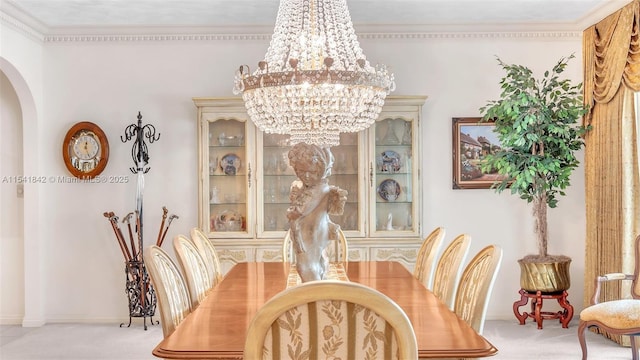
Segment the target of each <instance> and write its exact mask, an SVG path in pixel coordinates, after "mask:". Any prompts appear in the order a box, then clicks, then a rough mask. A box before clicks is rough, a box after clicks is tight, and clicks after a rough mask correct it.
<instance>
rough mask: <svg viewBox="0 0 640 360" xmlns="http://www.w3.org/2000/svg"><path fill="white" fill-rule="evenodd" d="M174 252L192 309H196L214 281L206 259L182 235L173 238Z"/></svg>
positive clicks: (194, 245)
mask: <svg viewBox="0 0 640 360" xmlns="http://www.w3.org/2000/svg"><path fill="white" fill-rule="evenodd" d="M173 250H174V251H175V253H176V257H177V258H178V264H180V267H181V268H182V274H183V275H184V278H185V280H186V282H187V289H189V296H190V297H191V308H193V309H195V308H196V307H198V305H199V304H200V302H201V301H202V300H204V298H205V297H206V296H207V294H208V293H209V291H210V290H211V288H212V284H213V281H212V280H211V278H210V277H209V271H208V270H207V265H205V260H204V258H203V257H202V255H200V252H199V250H198V248H197V247H196V244H194V243H193V241H191V239H189V238H188V237H186V236H184V235H182V234H178V235H176V236H175V237H174V238H173Z"/></svg>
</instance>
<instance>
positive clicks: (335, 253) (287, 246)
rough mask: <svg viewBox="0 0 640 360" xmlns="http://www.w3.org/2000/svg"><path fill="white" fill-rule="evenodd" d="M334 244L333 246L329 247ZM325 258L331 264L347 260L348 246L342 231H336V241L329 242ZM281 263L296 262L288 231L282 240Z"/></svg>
mask: <svg viewBox="0 0 640 360" xmlns="http://www.w3.org/2000/svg"><path fill="white" fill-rule="evenodd" d="M332 244H334V245H335V246H331V245H332ZM327 256H328V257H329V259H330V261H333V262H344V261H348V259H349V244H348V243H347V237H346V236H344V232H343V231H342V229H338V240H336V241H334V240H330V241H329V246H327ZM282 261H283V262H289V263H295V262H296V254H295V252H294V251H293V244H292V243H291V233H290V230H287V232H286V233H285V235H284V240H283V241H282Z"/></svg>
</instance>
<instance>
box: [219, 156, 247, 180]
mask: <svg viewBox="0 0 640 360" xmlns="http://www.w3.org/2000/svg"><path fill="white" fill-rule="evenodd" d="M241 164H242V162H241V161H240V157H238V155H236V154H226V155H225V156H223V157H222V159H220V167H221V168H222V171H223V172H224V173H225V174H226V175H236V174H237V173H238V170H240V166H241Z"/></svg>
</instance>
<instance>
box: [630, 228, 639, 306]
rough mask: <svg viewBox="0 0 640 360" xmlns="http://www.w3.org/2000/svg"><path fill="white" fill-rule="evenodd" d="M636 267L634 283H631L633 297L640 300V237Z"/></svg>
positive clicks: (637, 245) (637, 243) (637, 238)
mask: <svg viewBox="0 0 640 360" xmlns="http://www.w3.org/2000/svg"><path fill="white" fill-rule="evenodd" d="M635 250H636V267H635V270H633V281H632V282H631V296H632V297H633V298H634V299H640V235H638V236H637V237H636V247H635Z"/></svg>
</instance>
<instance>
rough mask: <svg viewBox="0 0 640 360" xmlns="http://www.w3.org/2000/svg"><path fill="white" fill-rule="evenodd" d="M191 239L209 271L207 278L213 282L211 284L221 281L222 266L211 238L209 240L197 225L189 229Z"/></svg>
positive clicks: (214, 284)
mask: <svg viewBox="0 0 640 360" xmlns="http://www.w3.org/2000/svg"><path fill="white" fill-rule="evenodd" d="M191 241H193V243H194V244H196V247H197V248H198V250H199V251H200V255H202V257H203V258H204V260H205V265H206V266H207V270H208V271H209V278H210V279H211V280H212V282H213V284H212V286H216V285H217V284H218V283H219V282H220V281H222V268H221V267H220V259H219V258H218V252H217V251H216V248H215V247H214V246H213V243H212V242H211V240H209V237H207V235H206V234H205V233H204V232H203V231H202V230H200V228H197V227H194V228H192V229H191Z"/></svg>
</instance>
